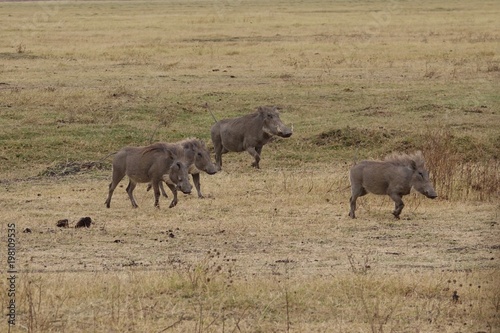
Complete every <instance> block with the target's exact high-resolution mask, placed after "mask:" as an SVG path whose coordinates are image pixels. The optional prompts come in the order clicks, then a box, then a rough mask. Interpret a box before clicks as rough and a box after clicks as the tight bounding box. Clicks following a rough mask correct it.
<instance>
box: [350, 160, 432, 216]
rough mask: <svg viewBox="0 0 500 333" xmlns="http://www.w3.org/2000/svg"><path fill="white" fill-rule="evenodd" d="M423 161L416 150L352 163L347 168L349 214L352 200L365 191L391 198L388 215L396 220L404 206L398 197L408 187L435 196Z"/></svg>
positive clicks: (353, 206)
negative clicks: (392, 201) (390, 211)
mask: <svg viewBox="0 0 500 333" xmlns="http://www.w3.org/2000/svg"><path fill="white" fill-rule="evenodd" d="M424 164H425V160H424V157H423V155H422V153H421V152H420V151H419V152H416V153H414V154H411V155H407V154H392V155H389V156H387V157H386V158H385V159H384V160H383V161H361V162H359V163H358V164H356V165H354V166H353V167H352V168H351V170H350V180H351V192H352V196H351V199H350V203H351V211H350V212H349V216H350V217H352V218H355V217H356V216H355V214H354V211H355V210H356V199H357V198H358V197H361V196H363V195H365V194H367V193H373V194H382V195H384V194H387V195H388V196H389V197H391V199H392V200H394V202H395V203H396V205H395V209H394V212H393V213H392V214H394V216H395V217H396V218H397V219H399V215H400V214H401V211H402V210H403V207H404V203H403V200H402V199H401V198H402V197H403V196H404V195H407V194H409V193H410V190H411V188H412V187H413V188H414V189H415V190H417V191H418V192H420V193H422V194H423V195H425V196H426V197H428V198H431V199H434V198H436V197H437V194H436V191H434V187H433V186H432V183H431V182H430V180H429V172H428V171H427V170H426V169H425V166H424Z"/></svg>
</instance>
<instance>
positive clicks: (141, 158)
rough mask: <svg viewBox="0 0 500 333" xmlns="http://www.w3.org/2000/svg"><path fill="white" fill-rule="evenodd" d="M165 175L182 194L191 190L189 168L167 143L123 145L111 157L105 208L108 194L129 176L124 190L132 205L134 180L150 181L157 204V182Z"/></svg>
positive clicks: (158, 191) (109, 196)
mask: <svg viewBox="0 0 500 333" xmlns="http://www.w3.org/2000/svg"><path fill="white" fill-rule="evenodd" d="M166 174H168V176H169V179H170V181H171V182H172V183H173V184H175V186H176V187H177V188H178V189H180V190H181V191H182V192H184V193H191V188H192V187H191V184H190V183H189V176H188V170H187V167H186V165H185V164H184V163H183V162H182V161H181V160H179V158H178V156H177V154H176V152H175V151H174V150H173V149H171V148H169V147H168V146H166V145H164V144H161V143H156V144H152V145H150V146H146V147H125V148H123V149H121V150H120V151H119V152H118V153H116V155H115V157H114V159H113V180H112V182H111V184H109V194H108V198H107V200H106V207H108V208H109V207H110V204H111V197H112V195H113V191H114V190H115V188H116V186H117V185H118V183H119V182H120V181H121V180H122V179H123V177H125V175H127V176H128V178H129V184H128V186H127V193H128V196H129V198H130V201H131V202H132V207H134V208H137V207H138V206H137V203H136V201H135V199H134V195H133V191H134V189H135V186H136V184H137V183H151V184H152V185H153V189H154V195H155V206H156V207H159V198H160V188H159V185H160V182H161V181H162V180H163V176H164V175H166Z"/></svg>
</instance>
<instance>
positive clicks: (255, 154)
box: [247, 147, 262, 169]
mask: <svg viewBox="0 0 500 333" xmlns="http://www.w3.org/2000/svg"><path fill="white" fill-rule="evenodd" d="M258 148H259V147H249V148H247V152H248V153H249V154H250V155H252V156H253V158H254V159H255V161H254V162H253V163H252V166H253V167H254V168H257V169H260V167H259V162H260V153H259V151H257V149H258ZM258 150H260V151H262V147H260V149H258Z"/></svg>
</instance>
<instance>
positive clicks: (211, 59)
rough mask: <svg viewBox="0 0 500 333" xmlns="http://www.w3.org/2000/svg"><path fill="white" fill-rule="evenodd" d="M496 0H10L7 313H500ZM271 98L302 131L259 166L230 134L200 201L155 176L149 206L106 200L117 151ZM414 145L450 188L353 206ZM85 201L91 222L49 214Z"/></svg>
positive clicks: (252, 323) (492, 320)
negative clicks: (158, 184) (433, 195)
mask: <svg viewBox="0 0 500 333" xmlns="http://www.w3.org/2000/svg"><path fill="white" fill-rule="evenodd" d="M499 12H500V5H499V4H498V3H497V2H496V1H479V0H475V1H470V2H463V1H444V0H441V1H423V2H422V1H420V2H414V3H413V2H386V1H361V2H355V3H352V2H350V1H336V2H333V3H331V2H328V1H323V0H321V1H316V2H312V3H311V2H306V1H294V2H288V3H287V2H279V1H252V2H246V1H234V2H228V1H196V0H187V1H182V2H179V1H151V2H145V1H80V2H72V1H71V2H67V1H56V2H0V20H1V22H2V29H1V30H0V40H2V41H3V42H2V43H1V44H0V125H1V126H0V200H1V202H2V207H3V208H2V210H1V211H0V216H1V219H2V237H3V239H2V240H1V241H0V243H1V244H5V241H6V236H5V232H6V230H7V223H11V222H14V223H15V224H16V230H17V262H18V265H19V268H20V273H19V279H18V284H17V294H16V300H17V306H18V307H17V322H16V326H15V327H11V328H10V329H11V331H14V332H17V331H19V332H21V331H29V332H63V331H64V332H89V331H96V332H123V331H131V332H372V333H374V332H436V333H437V332H488V333H489V332H496V331H498V330H499V329H500V322H499V320H500V319H499V318H500V317H499V306H500V295H499V293H498V290H500V288H499V287H500V286H499V279H500V273H499V264H498V254H499V252H498V250H499V243H498V239H499V229H498V228H499V223H500V221H499V215H498V214H499V211H500V207H499V206H498V199H499V197H500V193H499V184H500V178H499V174H500V172H499V167H500V165H499V164H500V163H499V157H500V131H499V126H498V125H499V124H500V119H499V112H498V110H499V107H500V98H499V97H500V94H499V92H498V88H497V87H498V85H499V83H500V82H499V81H500V80H499V78H500V77H499V75H500V59H499V49H498V45H499V39H500V34H499V33H498V31H499V26H498V23H497V21H498V19H497V17H498V14H499ZM259 105H277V106H279V107H280V109H281V118H282V120H283V121H284V122H285V123H286V124H288V125H290V126H292V125H293V128H294V135H293V136H292V137H291V138H289V139H278V140H276V141H275V142H273V143H271V144H269V145H268V146H266V147H265V148H264V150H263V156H262V161H261V167H262V169H261V170H253V169H252V168H251V167H250V162H251V161H250V156H249V155H247V154H228V155H224V171H222V172H221V173H219V174H216V175H214V176H207V175H203V176H202V186H203V190H204V192H205V194H206V196H207V198H206V199H204V200H198V199H197V198H195V196H193V195H191V196H181V197H180V202H179V205H178V207H176V208H174V209H168V208H167V206H168V204H167V202H168V201H167V200H166V199H162V200H161V205H162V208H161V209H160V210H156V209H154V208H153V200H152V194H151V193H150V192H146V191H145V189H144V187H145V186H139V187H138V188H137V190H136V192H137V193H136V196H137V199H138V203H139V206H140V208H139V209H137V210H133V209H131V207H130V203H129V202H128V198H127V197H126V194H125V191H124V190H123V188H121V187H119V188H118V189H117V191H116V192H115V195H114V198H113V202H112V207H111V209H106V208H105V207H104V204H103V203H104V200H105V198H106V195H107V193H106V192H107V185H108V182H109V178H110V174H111V168H110V163H109V162H110V161H109V159H104V160H102V159H103V158H104V157H105V156H106V155H108V154H109V153H111V152H113V151H116V150H117V149H119V148H121V147H123V146H125V145H144V144H147V143H149V142H152V141H156V140H162V141H175V140H179V139H183V138H186V137H193V136H196V137H198V138H201V139H203V140H205V141H206V142H207V144H208V145H209V146H210V145H211V143H210V137H209V129H210V126H211V124H212V123H213V119H212V116H211V115H210V112H209V111H211V112H212V113H213V114H214V115H215V116H216V117H217V118H218V119H221V118H226V117H232V116H237V115H242V114H245V113H248V112H251V111H252V110H253V109H255V108H256V107H257V106H259ZM417 149H421V150H423V152H424V155H425V156H426V158H427V161H428V167H429V169H430V172H431V175H432V178H433V182H434V183H435V186H436V190H437V192H438V194H439V195H440V197H439V198H438V199H437V200H435V201H431V200H428V199H425V198H424V197H423V196H421V195H417V194H411V195H409V196H408V197H407V198H406V199H405V203H406V207H405V209H404V210H403V213H402V220H401V221H395V220H393V219H392V218H391V214H390V212H391V210H392V206H393V204H392V203H391V202H390V200H389V199H388V198H383V197H375V196H367V197H364V198H362V199H361V200H360V202H359V211H358V219H356V220H351V219H350V218H348V217H347V212H348V210H349V208H348V198H349V181H348V178H347V172H348V169H349V166H350V165H351V164H352V163H353V162H354V161H355V160H360V159H364V158H379V157H381V156H383V155H385V154H387V153H389V152H392V151H406V152H409V151H413V150H417ZM89 162H94V163H89ZM95 162H98V163H95ZM85 166H91V167H90V168H86V167H85ZM122 185H123V186H125V181H124V182H123V184H122ZM83 216H90V217H92V219H93V220H94V224H93V226H92V227H91V228H90V229H85V230H83V229H74V228H69V229H59V228H57V227H55V224H56V222H57V220H59V219H63V218H68V219H69V220H70V225H71V226H74V224H75V223H76V221H77V220H78V219H79V218H80V217H83ZM25 228H29V229H31V233H23V230H24V229H25ZM3 248H5V247H3ZM3 258H4V257H3ZM2 271H3V270H2ZM2 274H3V273H2ZM1 281H2V282H1V284H0V285H1V286H2V287H1V288H2V290H5V289H6V288H7V280H6V279H4V275H2V280H1ZM455 291H456V294H457V295H458V298H456V297H455V298H453V294H454V292H455ZM0 297H1V300H0V301H1V303H2V304H7V302H8V299H7V296H6V294H5V293H0ZM2 308H3V310H2V311H3V313H4V314H6V313H7V309H6V307H5V306H2ZM6 324H7V323H6V321H4V322H2V323H1V324H0V325H1V326H0V327H2V329H0V330H2V331H3V328H6V327H7V326H6Z"/></svg>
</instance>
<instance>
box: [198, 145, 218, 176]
mask: <svg viewBox="0 0 500 333" xmlns="http://www.w3.org/2000/svg"><path fill="white" fill-rule="evenodd" d="M194 166H195V167H196V168H197V169H198V170H200V171H205V172H206V173H208V174H209V175H213V174H215V173H217V167H216V166H215V164H213V163H212V160H210V153H209V151H208V149H207V148H206V147H205V145H204V144H203V143H202V142H200V143H199V144H198V147H197V149H196V155H195V157H194Z"/></svg>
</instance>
